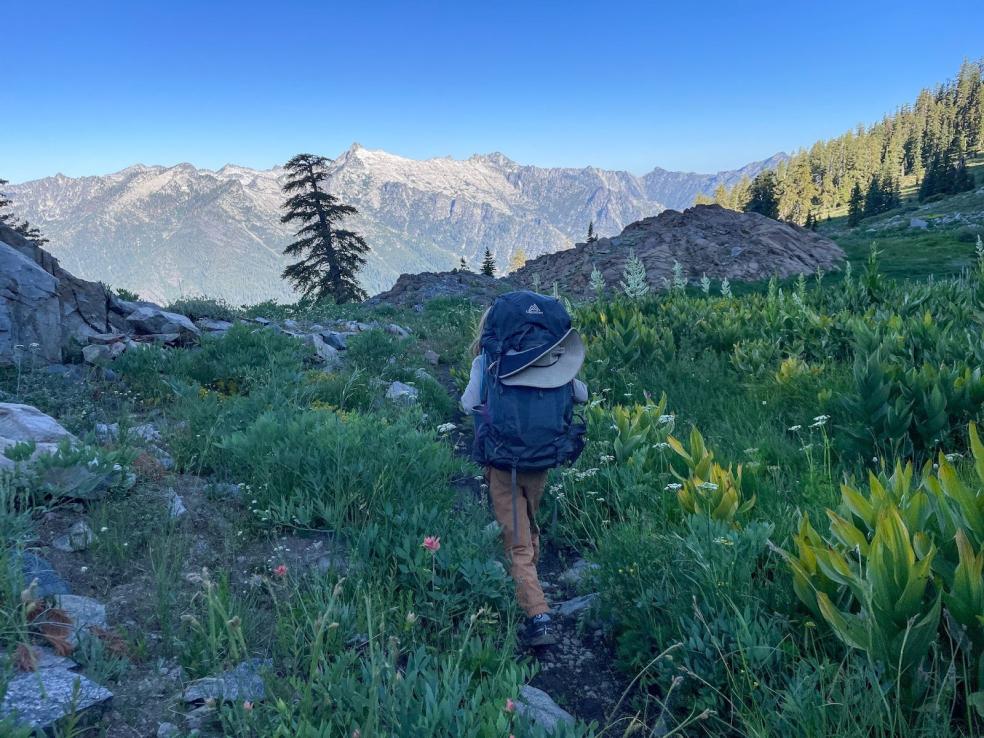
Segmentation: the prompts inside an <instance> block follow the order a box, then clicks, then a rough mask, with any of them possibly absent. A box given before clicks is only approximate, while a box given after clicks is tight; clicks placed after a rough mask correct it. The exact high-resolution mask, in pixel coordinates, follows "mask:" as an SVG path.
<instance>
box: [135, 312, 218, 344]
mask: <svg viewBox="0 0 984 738" xmlns="http://www.w3.org/2000/svg"><path fill="white" fill-rule="evenodd" d="M126 322H127V323H128V324H129V325H130V326H131V327H132V328H133V329H134V330H135V331H136V332H137V333H140V334H143V335H147V336H157V337H160V336H162V335H163V336H165V337H170V336H174V335H177V336H178V338H179V339H181V340H185V341H188V340H194V339H196V338H198V336H200V335H201V331H200V330H198V327H197V326H196V325H195V324H194V323H192V322H191V320H189V319H188V318H187V317H186V316H184V315H181V314H180V313H169V312H168V311H166V310H161V309H160V308H156V307H150V306H146V305H145V306H143V307H139V308H137V309H136V310H134V311H133V312H132V313H130V314H129V315H127V316H126ZM175 340H177V339H175Z"/></svg>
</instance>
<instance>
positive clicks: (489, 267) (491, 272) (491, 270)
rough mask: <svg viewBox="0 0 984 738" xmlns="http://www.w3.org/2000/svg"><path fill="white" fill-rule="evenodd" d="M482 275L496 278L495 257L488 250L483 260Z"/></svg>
mask: <svg viewBox="0 0 984 738" xmlns="http://www.w3.org/2000/svg"><path fill="white" fill-rule="evenodd" d="M482 274H484V275H485V276H486V277H494V276H495V257H494V256H492V252H491V251H489V250H488V248H486V249H485V257H484V258H483V259H482Z"/></svg>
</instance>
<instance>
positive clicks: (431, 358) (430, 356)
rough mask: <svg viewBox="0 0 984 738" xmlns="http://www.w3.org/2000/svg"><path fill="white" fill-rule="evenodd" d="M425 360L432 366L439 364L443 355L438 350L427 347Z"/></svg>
mask: <svg viewBox="0 0 984 738" xmlns="http://www.w3.org/2000/svg"><path fill="white" fill-rule="evenodd" d="M424 361H426V362H427V363H428V364H430V365H431V366H437V365H438V364H439V363H440V361H441V357H440V356H439V355H438V353H437V352H436V351H432V350H431V349H427V350H426V351H425V352H424Z"/></svg>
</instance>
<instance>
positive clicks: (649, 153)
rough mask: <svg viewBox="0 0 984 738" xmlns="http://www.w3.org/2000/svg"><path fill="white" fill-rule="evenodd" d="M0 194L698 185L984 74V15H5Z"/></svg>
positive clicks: (432, 6)
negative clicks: (592, 178) (124, 176)
mask: <svg viewBox="0 0 984 738" xmlns="http://www.w3.org/2000/svg"><path fill="white" fill-rule="evenodd" d="M0 22H2V26H3V28H4V32H3V48H2V53H0V59H2V61H0V69H2V74H0V79H2V83H0V109H2V111H3V113H2V115H0V177H5V178H7V179H9V180H11V181H14V182H19V181H23V180H26V179H33V178H37V177H42V176H46V175H49V174H54V173H56V172H63V173H65V174H68V175H73V176H74V175H81V174H102V173H106V172H111V171H115V170H118V169H121V168H123V167H125V166H128V165H130V164H133V163H137V162H141V163H144V164H175V163H179V162H182V161H187V162H191V163H193V164H195V165H198V166H204V167H211V168H214V167H219V166H221V165H223V164H225V163H227V162H234V163H238V164H244V165H248V166H256V167H268V166H272V165H274V164H277V163H282V162H283V161H285V160H286V159H287V158H288V157H290V156H291V155H293V154H294V153H297V152H299V151H312V152H316V153H321V154H324V155H326V156H332V157H333V156H336V155H337V154H338V153H340V152H341V151H343V150H344V149H345V148H347V147H348V146H349V145H350V144H351V142H353V141H358V142H360V143H362V144H363V145H364V146H367V147H369V148H382V149H386V150H388V151H392V152H394V153H397V154H402V155H405V156H410V157H414V158H423V157H429V156H444V155H452V156H455V157H466V156H468V155H470V154H472V153H475V152H489V151H496V150H498V151H502V152H503V153H505V154H507V155H508V156H510V157H512V158H513V159H515V160H517V161H520V162H523V163H532V164H540V165H551V166H553V165H562V166H584V165H588V164H594V165H596V166H602V167H611V168H624V169H629V170H631V171H634V172H637V173H642V172H645V171H648V170H649V169H651V168H652V167H653V166H656V165H658V166H662V167H665V168H668V169H686V170H696V171H714V170H718V169H722V168H731V167H735V166H739V165H741V164H744V163H746V162H748V161H751V160H755V159H760V158H763V157H766V156H769V155H770V154H772V153H774V152H776V151H778V150H792V149H795V148H797V147H798V146H802V145H806V144H809V143H811V142H812V141H814V140H815V139H817V138H819V137H827V136H832V135H836V134H839V133H840V132H842V131H843V130H845V129H846V128H848V127H851V126H853V125H855V124H856V123H859V122H870V121H873V120H875V119H877V118H879V117H880V116H881V115H882V114H883V113H884V112H887V111H890V110H892V109H893V108H894V107H896V106H897V105H898V104H901V103H904V102H907V101H910V100H912V99H914V97H915V95H916V93H917V91H918V90H919V89H920V88H921V87H923V86H928V85H934V84H936V83H937V82H940V81H943V80H944V79H947V78H949V77H952V76H953V75H954V74H955V73H956V71H957V68H958V66H959V64H960V62H961V60H962V59H963V58H964V57H970V58H978V57H980V56H984V35H982V33H981V29H982V28H984V2H981V0H960V1H957V2H951V1H948V0H942V1H938V2H933V3H931V4H930V3H927V2H925V0H923V1H921V2H913V1H912V0H905V1H900V2H866V1H865V0H852V1H850V2H841V1H840V0H834V1H833V2H825V3H820V2H815V1H814V2H805V1H804V0H786V1H785V2H768V3H766V2H754V0H750V1H749V2H720V3H716V2H693V1H689V2H674V3H672V4H670V3H665V2H664V3H660V2H620V1H617V0H605V1H601V2H599V1H598V0H594V1H593V2H587V3H581V2H575V1H571V0H568V1H567V2H549V3H534V2H512V1H511V0H503V1H501V2H484V1H483V2H478V3H467V2H460V1H459V2H454V3H452V2H446V3H432V2H419V3H412V2H401V3H395V2H394V3H388V2H386V3H384V2H359V1H353V2H347V3H339V2H332V1H330V0H325V1H322V2H291V1H290V0H287V1H284V0H278V1H275V0H271V1H270V2H265V3H259V2H249V1H245V0H243V1H239V2H229V3H225V2H210V1H208V0H194V1H186V0H170V1H169V2H143V1H142V0H137V1H134V0H129V1H128V2H120V3H104V2H98V0H94V2H91V3H90V2H85V3H80V2H75V1H73V2H71V3H68V2H57V1H54V0H53V1H51V2H19V1H18V0H7V2H5V3H2V4H0Z"/></svg>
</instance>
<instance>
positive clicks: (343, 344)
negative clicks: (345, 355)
mask: <svg viewBox="0 0 984 738" xmlns="http://www.w3.org/2000/svg"><path fill="white" fill-rule="evenodd" d="M321 337H322V338H323V339H324V340H325V343H327V344H328V345H329V346H331V347H332V348H333V349H338V350H339V351H345V350H347V349H348V343H347V341H346V340H345V334H344V333H338V332H337V331H321Z"/></svg>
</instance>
